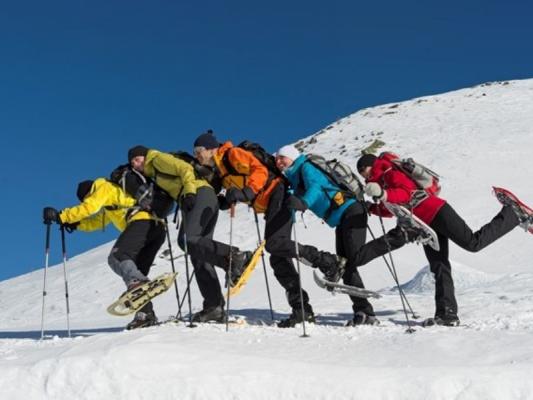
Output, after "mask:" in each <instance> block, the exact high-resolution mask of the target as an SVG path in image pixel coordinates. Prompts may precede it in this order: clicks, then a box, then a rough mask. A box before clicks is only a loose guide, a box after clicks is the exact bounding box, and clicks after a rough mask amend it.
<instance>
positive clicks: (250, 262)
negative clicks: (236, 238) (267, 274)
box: [226, 240, 266, 296]
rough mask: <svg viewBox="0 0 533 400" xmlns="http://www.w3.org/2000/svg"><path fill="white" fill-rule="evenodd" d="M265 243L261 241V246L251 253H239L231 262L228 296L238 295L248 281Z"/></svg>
mask: <svg viewBox="0 0 533 400" xmlns="http://www.w3.org/2000/svg"><path fill="white" fill-rule="evenodd" d="M265 243H266V242H265V241H264V240H263V242H262V243H261V245H260V246H259V247H258V248H257V249H255V251H254V252H253V253H252V252H251V251H245V252H239V253H240V254H237V255H236V257H235V260H232V262H231V263H232V267H231V275H232V279H231V283H232V285H231V288H230V291H229V295H230V296H235V295H236V294H238V293H239V292H240V291H241V290H242V288H243V287H244V285H246V283H247V282H248V280H249V279H250V276H251V275H252V272H253V271H254V269H255V267H256V265H257V263H258V262H259V258H260V257H261V254H263V251H264V249H265ZM226 284H227V282H226Z"/></svg>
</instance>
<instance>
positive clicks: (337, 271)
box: [319, 257, 347, 283]
mask: <svg viewBox="0 0 533 400" xmlns="http://www.w3.org/2000/svg"><path fill="white" fill-rule="evenodd" d="M346 261H347V260H346V258H344V257H337V260H336V261H335V264H334V265H333V266H330V267H328V268H327V269H326V268H320V267H319V269H320V272H322V273H323V274H324V278H326V280H327V281H329V282H333V283H336V282H338V281H339V280H340V279H341V278H342V276H343V275H344V271H345V269H346Z"/></svg>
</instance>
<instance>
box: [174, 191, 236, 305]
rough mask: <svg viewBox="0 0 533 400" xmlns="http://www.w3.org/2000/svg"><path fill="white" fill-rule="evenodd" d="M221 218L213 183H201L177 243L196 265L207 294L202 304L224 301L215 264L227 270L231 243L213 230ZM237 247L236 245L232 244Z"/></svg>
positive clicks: (186, 213) (181, 227) (204, 295)
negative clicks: (219, 236) (206, 184)
mask: <svg viewBox="0 0 533 400" xmlns="http://www.w3.org/2000/svg"><path fill="white" fill-rule="evenodd" d="M217 219H218V200H217V196H216V194H215V191H214V190H213V188H211V187H207V186H206V187H201V188H200V189H198V192H197V194H196V201H195V204H194V207H193V209H192V210H190V211H184V212H183V219H182V223H181V226H180V230H179V233H178V245H179V246H180V248H181V249H183V250H184V249H185V246H184V243H185V240H184V238H185V237H186V238H187V250H188V253H189V255H190V257H191V262H192V265H193V267H194V273H195V276H196V282H197V283H198V288H199V289H200V293H201V294H202V297H203V298H204V302H203V307H204V309H205V308H209V307H216V306H219V305H220V306H223V305H224V303H225V302H224V297H223V295H222V290H221V287H220V282H219V280H218V276H217V274H216V271H215V268H214V266H215V265H216V266H218V267H220V268H222V269H223V270H224V271H227V270H228V268H229V254H230V251H231V247H230V246H228V245H227V244H225V243H221V242H218V241H216V240H213V233H214V231H215V226H216V223H217ZM233 249H234V251H238V248H237V247H234V248H233Z"/></svg>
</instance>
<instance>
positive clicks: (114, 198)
mask: <svg viewBox="0 0 533 400" xmlns="http://www.w3.org/2000/svg"><path fill="white" fill-rule="evenodd" d="M77 196H78V199H79V200H80V204H78V205H77V206H74V207H70V208H64V209H63V210H61V211H58V210H56V209H55V208H52V207H46V208H45V209H44V219H45V223H50V222H56V223H58V224H61V225H64V226H66V227H67V228H69V229H70V230H72V229H78V230H80V231H85V232H90V231H95V230H98V229H103V228H104V227H105V226H106V225H108V224H109V223H112V224H113V225H114V226H115V227H116V228H117V229H118V230H119V231H121V232H122V233H121V234H120V236H119V237H118V239H117V241H116V242H115V244H114V245H113V249H112V250H111V253H110V254H109V257H108V264H109V266H110V267H111V269H112V270H113V271H114V272H115V273H116V274H118V275H119V276H120V277H121V278H122V279H123V280H124V283H125V284H126V287H127V288H128V290H131V289H133V288H135V287H136V286H138V285H140V284H142V283H143V282H146V281H148V273H149V271H150V267H151V265H152V262H153V261H154V258H155V256H156V254H157V252H158V250H159V249H160V247H161V245H162V244H163V243H164V241H165V227H164V224H163V223H162V222H161V221H160V220H159V219H158V218H155V217H154V216H152V215H151V214H150V213H148V212H146V211H143V210H139V209H138V208H136V207H135V205H136V200H135V199H134V198H133V197H132V196H130V195H129V194H127V193H126V192H124V191H123V190H122V188H121V187H120V186H119V185H117V184H115V183H112V182H110V181H108V180H107V179H105V178H98V179H95V180H94V181H90V180H89V181H83V182H81V183H80V184H79V185H78V190H77ZM155 323H157V317H156V316H155V313H154V310H153V305H152V302H149V303H148V304H146V305H145V306H144V307H143V308H142V309H140V310H139V311H137V313H136V314H135V317H134V319H133V321H131V322H130V323H129V324H128V325H127V329H134V328H139V327H143V326H150V325H153V324H155Z"/></svg>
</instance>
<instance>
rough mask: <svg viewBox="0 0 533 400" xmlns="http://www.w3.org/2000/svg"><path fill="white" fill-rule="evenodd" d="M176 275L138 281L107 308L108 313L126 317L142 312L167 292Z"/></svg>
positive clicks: (171, 274)
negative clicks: (152, 301) (148, 304)
mask: <svg viewBox="0 0 533 400" xmlns="http://www.w3.org/2000/svg"><path fill="white" fill-rule="evenodd" d="M176 275H177V273H165V274H162V275H160V276H158V277H156V278H155V279H153V280H150V281H147V282H142V281H137V282H134V283H133V284H130V285H129V286H128V290H127V291H126V292H125V293H123V294H122V295H121V296H120V297H119V299H118V300H116V301H115V302H113V303H112V304H111V305H110V306H109V307H107V312H108V313H109V314H111V315H116V316H124V315H128V314H132V313H134V312H136V311H139V310H141V308H142V307H144V306H145V305H146V304H147V303H148V302H149V301H150V300H152V299H153V298H154V297H156V296H158V295H160V294H162V293H164V292H166V291H167V290H168V289H169V288H170V287H171V285H172V283H173V282H174V279H176Z"/></svg>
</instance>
